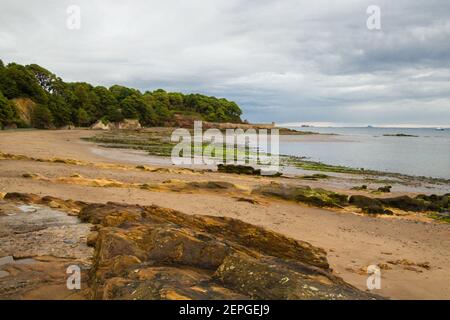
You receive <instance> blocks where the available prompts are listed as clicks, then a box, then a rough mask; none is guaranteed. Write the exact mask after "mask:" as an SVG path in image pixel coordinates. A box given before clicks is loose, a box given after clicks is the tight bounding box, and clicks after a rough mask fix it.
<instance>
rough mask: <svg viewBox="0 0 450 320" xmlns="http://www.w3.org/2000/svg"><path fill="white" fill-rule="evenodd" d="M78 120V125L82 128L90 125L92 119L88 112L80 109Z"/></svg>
mask: <svg viewBox="0 0 450 320" xmlns="http://www.w3.org/2000/svg"><path fill="white" fill-rule="evenodd" d="M77 120H78V125H79V126H81V127H85V126H88V125H89V122H90V118H89V114H88V113H87V112H86V110H84V109H83V108H80V109H78V112H77Z"/></svg>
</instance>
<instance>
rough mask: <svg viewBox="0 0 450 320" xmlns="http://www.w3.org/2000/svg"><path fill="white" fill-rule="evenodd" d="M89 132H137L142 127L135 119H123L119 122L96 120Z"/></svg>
mask: <svg viewBox="0 0 450 320" xmlns="http://www.w3.org/2000/svg"><path fill="white" fill-rule="evenodd" d="M90 128H91V130H137V129H141V128H142V126H141V124H140V123H139V120H137V119H124V120H123V121H120V122H107V123H105V122H103V121H102V120H98V121H97V122H96V123H94V124H93V125H92V126H91V127H90Z"/></svg>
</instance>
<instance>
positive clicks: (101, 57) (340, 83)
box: [0, 0, 450, 126]
mask: <svg viewBox="0 0 450 320" xmlns="http://www.w3.org/2000/svg"><path fill="white" fill-rule="evenodd" d="M71 5H76V6H78V7H79V8H80V28H79V29H73V28H68V26H67V22H68V19H70V18H71V17H72V16H71V14H70V13H68V12H67V9H68V7H69V6H71ZM370 5H376V6H378V7H379V8H380V21H381V28H380V29H379V30H369V29H368V28H367V19H368V18H369V16H370V14H368V13H367V8H368V7H369V6H370ZM70 21H73V20H70ZM0 59H2V60H3V61H4V62H5V63H9V62H17V63H21V64H30V63H37V64H39V65H41V66H43V67H45V68H47V69H49V70H51V71H52V72H54V73H55V74H57V75H58V76H60V77H62V78H63V79H64V80H65V81H86V82H90V83H92V84H94V85H104V86H110V85H113V84H121V85H126V86H130V87H134V88H138V89H140V90H142V91H146V90H154V89H157V88H163V89H166V90H168V91H181V92H184V93H190V92H197V93H202V94H207V95H214V96H218V97H224V98H227V99H229V100H233V101H235V102H236V103H238V104H239V105H240V106H241V108H242V109H243V118H244V119H248V120H249V121H252V122H271V121H276V122H278V123H287V122H289V123H293V122H298V123H310V122H311V123H327V124H330V123H331V124H348V125H368V124H370V125H405V124H406V125H411V126H420V125H428V126H429V125H431V126H433V125H435V126H450V81H449V80H450V1H448V0H427V1H425V0H395V1H388V0H370V1H366V0H345V1H344V0H342V1H332V0H315V1H302V0H297V1H294V0H271V1H268V0H242V1H241V0H220V1H219V0H208V1H205V0H183V1H179V0H178V1H175V0H164V1H153V0H151V1H150V0H133V1H119V0H109V1H100V0H71V1H67V0H40V1H24V0H2V1H1V2H0Z"/></svg>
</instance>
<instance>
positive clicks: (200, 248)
mask: <svg viewBox="0 0 450 320" xmlns="http://www.w3.org/2000/svg"><path fill="white" fill-rule="evenodd" d="M80 218H81V219H82V220H83V221H86V222H90V223H94V224H97V225H98V234H96V241H95V258H94V261H95V265H94V267H93V269H92V270H91V288H92V294H93V298H95V299H224V298H226V299H239V298H257V299H372V298H374V296H372V295H370V294H367V293H365V292H362V291H359V290H357V289H356V288H354V287H352V286H350V285H348V284H346V283H345V282H344V281H343V280H342V279H340V278H338V277H336V276H334V275H333V274H332V273H331V270H330V269H329V266H328V263H327V259H326V255H325V252H324V250H322V249H320V248H316V247H314V246H312V245H310V244H309V243H306V242H301V241H296V240H293V239H290V238H287V237H284V236H282V235H280V234H277V233H275V232H271V231H268V230H265V229H263V228H260V227H257V226H253V225H250V224H247V223H244V222H242V221H239V220H235V219H231V218H217V217H210V216H196V215H194V216H190V215H185V214H183V213H181V212H178V211H174V210H170V209H165V208H161V207H157V206H147V207H141V206H130V205H122V204H117V203H107V204H103V205H102V204H93V205H89V206H86V207H85V208H84V209H82V210H81V212H80Z"/></svg>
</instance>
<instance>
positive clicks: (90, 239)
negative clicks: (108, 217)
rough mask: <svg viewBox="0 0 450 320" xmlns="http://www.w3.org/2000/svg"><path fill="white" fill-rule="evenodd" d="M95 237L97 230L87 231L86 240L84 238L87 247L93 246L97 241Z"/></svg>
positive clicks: (96, 236)
mask: <svg viewBox="0 0 450 320" xmlns="http://www.w3.org/2000/svg"><path fill="white" fill-rule="evenodd" d="M97 239H98V232H97V231H93V232H91V233H89V235H88V237H87V240H86V244H87V245H88V246H89V247H95V244H96V243H97Z"/></svg>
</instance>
